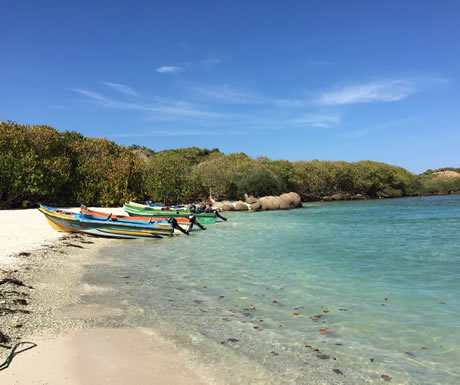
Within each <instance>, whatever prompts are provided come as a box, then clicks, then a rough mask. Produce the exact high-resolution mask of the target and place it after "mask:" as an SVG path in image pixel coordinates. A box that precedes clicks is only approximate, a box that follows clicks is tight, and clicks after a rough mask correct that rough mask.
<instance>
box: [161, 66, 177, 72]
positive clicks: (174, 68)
mask: <svg viewBox="0 0 460 385" xmlns="http://www.w3.org/2000/svg"><path fill="white" fill-rule="evenodd" d="M182 70H183V67H179V66H163V67H159V68H157V72H161V73H174V72H179V71H182Z"/></svg>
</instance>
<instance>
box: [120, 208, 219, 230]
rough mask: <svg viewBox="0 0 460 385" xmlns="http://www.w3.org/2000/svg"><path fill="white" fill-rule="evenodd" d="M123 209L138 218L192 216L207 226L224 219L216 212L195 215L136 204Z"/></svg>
mask: <svg viewBox="0 0 460 385" xmlns="http://www.w3.org/2000/svg"><path fill="white" fill-rule="evenodd" d="M123 209H124V210H125V211H126V212H127V213H128V215H129V216H137V217H139V216H140V217H157V218H187V217H189V216H190V215H194V216H195V218H196V221H197V222H198V223H200V224H201V225H207V224H212V223H216V218H217V216H219V217H220V218H222V219H224V220H226V219H225V218H223V217H222V216H221V215H220V214H218V213H216V212H211V213H204V212H201V213H193V212H192V211H190V210H175V211H174V210H157V209H155V208H152V207H150V206H148V205H143V204H140V203H136V202H129V203H125V204H124V206H123Z"/></svg>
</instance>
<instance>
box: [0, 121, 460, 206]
mask: <svg viewBox="0 0 460 385" xmlns="http://www.w3.org/2000/svg"><path fill="white" fill-rule="evenodd" d="M442 170H450V171H452V172H454V174H455V173H456V172H459V171H460V169H454V168H446V169H442ZM442 170H441V171H442ZM290 191H293V192H296V193H298V194H299V195H300V197H301V198H302V200H303V201H314V200H320V199H323V198H324V197H327V196H331V195H332V196H333V195H334V194H335V195H339V196H341V197H342V198H343V197H346V199H353V198H393V197H403V196H414V195H426V194H440V193H452V192H459V191H460V177H454V178H439V177H437V173H436V172H433V171H432V170H428V171H426V172H425V173H424V174H421V175H415V174H412V173H410V172H409V171H407V170H405V169H404V168H401V167H397V166H392V165H388V164H385V163H380V162H374V161H370V160H363V161H359V162H345V161H319V160H312V161H298V162H290V161H287V160H270V159H269V158H267V157H259V158H257V159H253V158H251V157H249V156H248V155H246V154H244V153H232V154H229V155H226V154H224V153H222V152H220V151H219V150H218V149H217V148H215V149H212V150H208V149H200V148H197V147H190V148H180V149H173V150H166V151H160V152H155V151H153V150H151V149H148V148H146V147H141V146H137V145H133V146H130V147H125V146H121V145H117V144H116V143H114V142H112V141H109V140H107V139H105V138H89V137H85V136H83V135H82V134H80V133H78V132H75V131H58V130H56V129H54V128H53V127H50V126H44V125H34V126H29V125H21V124H17V123H15V122H11V121H8V122H0V209H4V208H11V207H30V206H34V205H36V203H37V202H44V203H47V204H53V205H81V204H84V205H87V206H119V205H122V204H123V203H124V202H126V201H129V200H139V201H145V200H152V201H156V202H162V203H164V204H168V205H170V204H177V203H187V202H192V201H199V200H204V199H207V198H208V197H209V196H210V195H211V196H213V197H214V198H215V199H217V200H219V199H242V198H243V196H244V194H248V195H254V196H256V197H260V196H265V195H279V194H281V193H285V192H290Z"/></svg>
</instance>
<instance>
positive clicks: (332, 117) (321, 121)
mask: <svg viewBox="0 0 460 385" xmlns="http://www.w3.org/2000/svg"><path fill="white" fill-rule="evenodd" d="M340 122H341V116H340V115H337V114H307V115H303V116H301V117H299V118H295V119H291V120H289V121H288V123H291V124H294V125H299V126H307V127H319V128H329V127H335V126H337V125H338V124H340Z"/></svg>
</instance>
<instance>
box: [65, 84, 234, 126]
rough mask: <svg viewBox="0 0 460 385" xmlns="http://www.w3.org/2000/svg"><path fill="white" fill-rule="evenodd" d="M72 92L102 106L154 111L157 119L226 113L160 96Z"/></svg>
mask: <svg viewBox="0 0 460 385" xmlns="http://www.w3.org/2000/svg"><path fill="white" fill-rule="evenodd" d="M73 91H74V92H77V93H79V94H81V95H84V96H86V98H87V101H89V102H91V103H94V104H99V105H101V106H104V107H109V108H116V109H123V110H137V111H145V112H154V113H157V114H159V115H155V116H157V117H158V119H163V120H168V119H171V118H178V117H187V118H197V119H207V118H216V119H217V118H225V117H226V116H227V115H225V114H221V113H218V112H213V111H206V110H205V109H203V108H200V107H199V106H197V105H195V104H192V103H188V102H184V101H180V100H179V101H177V100H176V101H174V100H168V99H162V98H154V99H152V100H150V101H139V100H137V101H134V102H131V101H129V102H128V101H125V100H121V99H114V98H108V97H106V96H104V95H102V94H100V93H99V92H94V91H90V90H85V89H80V88H75V89H73Z"/></svg>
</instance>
